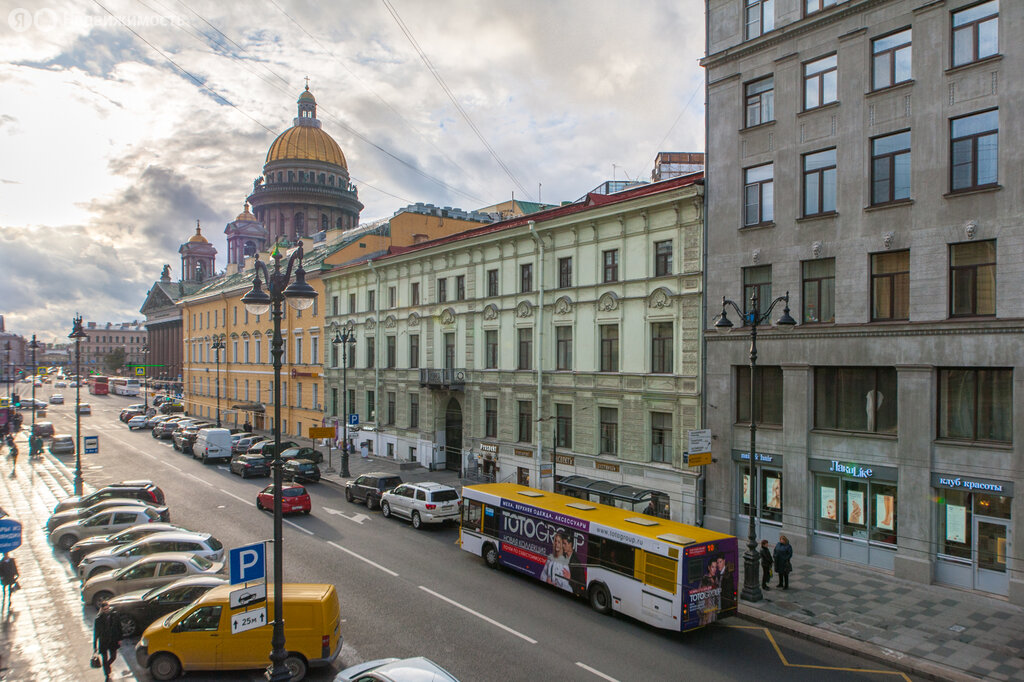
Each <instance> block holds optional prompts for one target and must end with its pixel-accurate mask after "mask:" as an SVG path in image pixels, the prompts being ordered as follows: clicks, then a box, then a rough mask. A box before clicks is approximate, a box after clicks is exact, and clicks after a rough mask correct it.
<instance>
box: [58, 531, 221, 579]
mask: <svg viewBox="0 0 1024 682" xmlns="http://www.w3.org/2000/svg"><path fill="white" fill-rule="evenodd" d="M161 552H190V553H192V554H195V555H197V556H201V557H203V558H204V559H209V560H210V561H221V560H222V559H224V545H223V544H221V542H220V540H218V539H217V538H215V537H213V536H212V535H210V534H209V533H194V532H192V531H188V530H185V531H181V530H179V531H167V532H165V533H154V534H153V535H147V536H146V537H144V538H139V539H138V540H136V541H135V542H132V543H129V544H127V545H120V546H117V547H107V548H106V549H99V550H96V551H95V552H92V553H91V554H87V555H86V556H85V557H84V558H83V559H82V561H81V562H79V564H78V579H79V580H88V579H89V578H91V577H92V576H94V575H98V574H100V573H103V572H105V571H113V570H115V569H118V568H124V567H125V566H127V565H129V564H133V563H135V562H136V561H137V560H138V559H141V558H142V557H144V556H149V555H150V554H159V553H161Z"/></svg>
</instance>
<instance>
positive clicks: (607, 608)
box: [590, 583, 612, 615]
mask: <svg viewBox="0 0 1024 682" xmlns="http://www.w3.org/2000/svg"><path fill="white" fill-rule="evenodd" d="M590 607H591V608H592V609H594V610H595V611H597V612H598V613H600V614H602V615H607V614H609V613H611V612H612V595H611V594H610V593H609V592H608V587H607V586H606V585H605V584H604V583H594V584H593V585H591V586H590Z"/></svg>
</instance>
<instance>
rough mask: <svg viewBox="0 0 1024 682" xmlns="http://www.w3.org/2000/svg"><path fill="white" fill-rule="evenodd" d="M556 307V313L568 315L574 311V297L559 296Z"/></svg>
mask: <svg viewBox="0 0 1024 682" xmlns="http://www.w3.org/2000/svg"><path fill="white" fill-rule="evenodd" d="M554 307H555V315H567V314H568V313H571V312H572V299H571V298H569V297H568V296H559V297H558V299H557V300H556V301H555V306H554Z"/></svg>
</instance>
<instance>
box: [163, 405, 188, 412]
mask: <svg viewBox="0 0 1024 682" xmlns="http://www.w3.org/2000/svg"><path fill="white" fill-rule="evenodd" d="M184 411H185V406H184V405H182V404H181V403H164V404H163V405H161V406H160V412H161V413H162V414H175V413H178V412H184Z"/></svg>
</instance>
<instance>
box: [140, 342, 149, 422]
mask: <svg viewBox="0 0 1024 682" xmlns="http://www.w3.org/2000/svg"><path fill="white" fill-rule="evenodd" d="M141 350H142V407H143V409H144V410H145V411H146V412H147V413H148V412H149V382H148V381H147V379H148V378H149V344H148V343H144V344H142V349H141Z"/></svg>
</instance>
